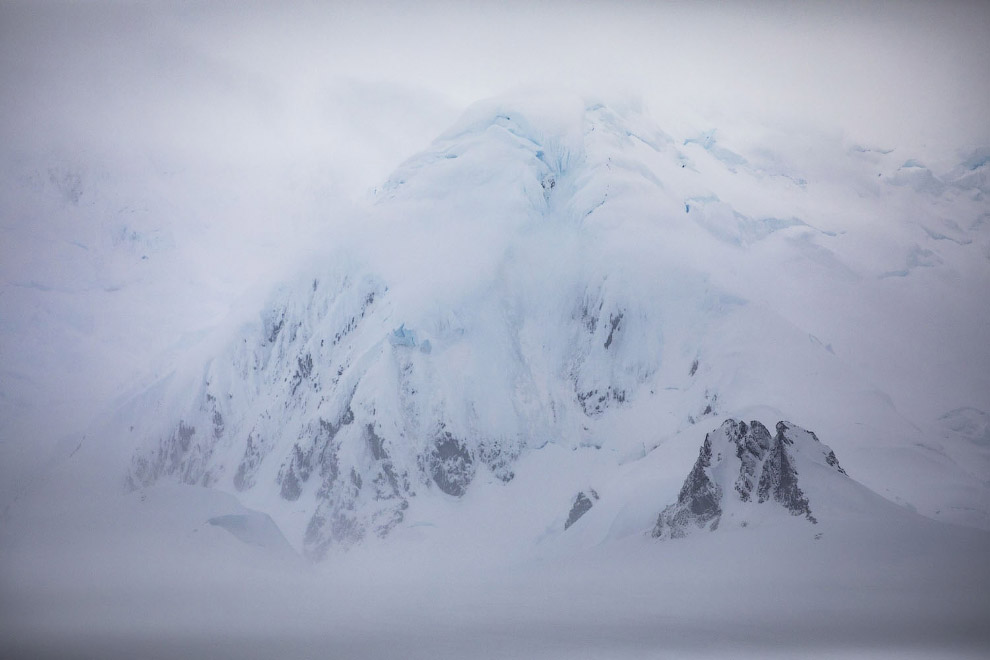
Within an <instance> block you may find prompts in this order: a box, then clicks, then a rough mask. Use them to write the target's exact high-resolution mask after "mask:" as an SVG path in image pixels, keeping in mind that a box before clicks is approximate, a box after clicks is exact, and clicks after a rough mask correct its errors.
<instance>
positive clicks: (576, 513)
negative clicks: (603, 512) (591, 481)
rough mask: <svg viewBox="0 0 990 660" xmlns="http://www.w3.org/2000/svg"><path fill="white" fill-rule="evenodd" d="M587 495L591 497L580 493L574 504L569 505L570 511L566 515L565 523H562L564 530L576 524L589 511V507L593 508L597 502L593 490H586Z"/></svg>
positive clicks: (596, 494)
mask: <svg viewBox="0 0 990 660" xmlns="http://www.w3.org/2000/svg"><path fill="white" fill-rule="evenodd" d="M588 493H589V494H590V495H591V497H588V495H585V494H584V491H581V492H580V493H578V494H577V497H575V498H574V504H572V505H571V511H570V513H569V514H567V521H566V522H565V523H564V529H568V528H569V527H570V526H571V525H573V524H574V523H576V522H577V521H578V520H579V519H580V518H581V516H583V515H584V514H586V513H588V512H589V511H591V507H592V506H594V504H595V502H596V501H597V500H598V493H596V492H595V490H594V489H593V488H589V489H588Z"/></svg>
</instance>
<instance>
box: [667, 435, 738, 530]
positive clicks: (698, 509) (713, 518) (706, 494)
mask: <svg viewBox="0 0 990 660" xmlns="http://www.w3.org/2000/svg"><path fill="white" fill-rule="evenodd" d="M711 463H712V443H711V439H710V437H709V436H708V435H706V436H705V442H704V443H703V444H702V445H701V452H700V453H699V454H698V460H697V461H695V463H694V467H693V468H692V469H691V473H690V474H688V477H687V479H685V481H684V485H683V486H682V487H681V492H680V494H679V495H678V496H677V503H676V504H672V505H670V506H668V507H667V508H666V509H664V510H663V513H661V514H660V517H659V518H658V519H657V524H656V527H654V528H653V536H654V538H660V537H666V538H679V537H682V536H684V535H685V532H686V530H687V529H688V528H690V527H692V526H693V527H699V528H700V527H705V526H706V525H708V524H709V523H710V524H711V527H710V529H713V530H714V529H716V528H717V527H718V522H719V519H720V518H721V516H722V507H721V501H722V489H721V487H719V485H718V484H717V483H716V482H715V481H714V480H713V479H712V477H711V473H710V469H711Z"/></svg>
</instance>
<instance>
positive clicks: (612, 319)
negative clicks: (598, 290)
mask: <svg viewBox="0 0 990 660" xmlns="http://www.w3.org/2000/svg"><path fill="white" fill-rule="evenodd" d="M608 322H609V325H610V326H611V327H610V328H609V330H608V339H606V340H605V350H608V347H609V346H611V345H612V338H613V337H614V336H615V331H616V330H618V329H619V324H620V323H622V312H619V313H618V314H614V315H613V314H609V315H608Z"/></svg>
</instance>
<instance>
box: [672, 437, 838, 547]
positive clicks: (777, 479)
mask: <svg viewBox="0 0 990 660" xmlns="http://www.w3.org/2000/svg"><path fill="white" fill-rule="evenodd" d="M802 457H814V462H816V463H820V464H822V465H824V466H826V467H827V468H828V469H829V471H830V472H832V473H833V474H834V475H836V477H839V478H845V476H846V473H845V470H843V469H842V467H841V466H839V462H838V459H836V457H835V453H834V452H833V451H832V450H831V449H829V448H828V447H827V446H826V445H823V444H822V443H821V442H820V441H819V440H818V437H817V436H816V435H815V434H814V433H812V432H810V431H806V430H804V429H802V428H800V427H798V426H795V425H794V424H791V423H789V422H778V423H777V426H776V434H775V435H773V436H771V435H770V432H769V430H768V429H767V428H766V427H765V426H764V425H763V424H761V423H759V422H756V421H753V422H750V423H749V424H746V423H745V422H737V421H736V420H733V419H728V420H726V421H725V422H723V423H722V425H721V426H720V427H719V428H718V429H716V430H715V431H713V432H711V433H709V434H707V435H706V436H705V441H704V442H703V443H702V445H701V451H700V452H699V455H698V459H697V460H696V461H695V464H694V467H693V468H692V469H691V472H690V474H688V476H687V478H686V479H685V481H684V485H683V486H682V487H681V491H680V493H679V494H678V497H677V502H675V503H674V504H671V505H669V506H667V507H666V508H665V509H664V510H663V511H662V512H661V513H660V515H659V516H658V517H657V523H656V526H655V527H654V528H653V532H652V535H653V536H654V537H655V538H661V539H670V538H680V537H683V536H685V535H687V534H688V533H690V532H691V531H693V530H696V529H709V530H712V531H714V530H715V529H717V528H718V526H719V523H720V522H721V520H722V518H723V514H724V512H725V510H726V509H728V508H730V507H731V508H733V509H734V510H745V507H751V506H759V505H767V504H773V505H777V506H780V507H782V508H783V509H785V510H786V511H788V512H790V514H791V515H794V516H803V517H804V518H805V519H806V520H808V521H809V522H810V523H812V524H816V523H817V522H818V521H817V519H816V518H815V516H814V515H812V513H811V503H810V502H809V501H808V498H807V496H806V495H805V493H804V491H803V490H802V488H801V485H800V474H799V470H798V463H799V462H800V459H801V458H802ZM741 524H746V522H745V520H742V521H741Z"/></svg>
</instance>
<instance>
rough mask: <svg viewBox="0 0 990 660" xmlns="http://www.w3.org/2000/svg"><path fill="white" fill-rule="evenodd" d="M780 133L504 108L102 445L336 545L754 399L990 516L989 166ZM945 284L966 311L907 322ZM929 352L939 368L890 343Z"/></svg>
mask: <svg viewBox="0 0 990 660" xmlns="http://www.w3.org/2000/svg"><path fill="white" fill-rule="evenodd" d="M773 146H774V147H778V148H779V152H775V151H770V150H769V147H767V148H764V149H758V150H744V149H742V148H741V147H736V146H735V145H732V144H728V143H727V144H726V145H725V146H723V145H722V140H721V138H720V137H719V134H718V133H717V132H715V131H709V132H706V133H704V134H703V135H702V136H701V137H699V138H689V139H686V140H680V141H675V140H674V139H673V138H672V137H670V136H668V135H666V134H665V133H663V132H662V131H661V130H660V129H659V128H657V127H656V126H655V125H654V124H653V123H652V122H651V121H650V120H649V118H648V117H647V115H646V114H645V113H644V112H643V111H642V109H641V108H639V107H637V106H636V105H635V104H619V105H616V106H608V105H605V104H602V103H600V102H597V101H594V100H591V101H589V100H588V99H585V98H580V97H576V96H571V95H567V94H564V95H558V94H536V93H530V94H525V95H521V96H519V97H515V98H513V97H506V98H501V99H496V100H493V101H489V102H484V103H480V104H478V105H477V106H475V107H474V108H472V109H471V110H470V111H468V112H467V113H466V114H465V115H464V117H462V119H461V120H460V121H459V122H458V123H457V124H455V125H454V126H453V127H452V128H451V129H449V130H448V131H447V132H445V133H444V134H443V135H441V136H440V137H439V138H438V139H437V140H436V141H435V142H434V143H433V145H432V146H431V147H430V148H429V149H428V150H427V151H425V152H423V153H421V154H419V155H417V156H415V157H413V158H412V159H410V160H409V161H407V162H406V163H405V164H403V165H402V166H400V167H399V168H398V170H397V171H396V172H395V173H394V174H393V175H392V176H391V177H390V178H389V180H388V181H387V182H386V183H385V184H384V186H383V187H382V188H381V189H380V190H379V191H378V193H377V197H376V204H375V208H374V209H373V210H372V211H370V212H369V215H368V217H367V218H366V219H365V220H364V221H363V226H362V231H360V232H358V233H357V234H356V235H354V236H352V237H351V240H349V241H348V242H347V243H345V244H343V245H340V246H337V247H336V248H334V249H331V250H330V251H328V252H326V253H325V254H324V256H323V257H322V261H321V263H319V264H318V265H316V266H311V267H310V268H309V270H307V271H306V272H305V273H304V274H303V275H302V276H301V277H299V278H298V279H297V280H296V281H295V282H293V283H289V284H285V285H283V286H281V287H280V288H279V289H278V290H277V291H276V292H275V293H274V294H273V295H272V297H271V299H270V302H269V303H268V304H267V305H266V307H265V310H264V312H263V313H262V315H261V318H260V319H259V320H258V321H256V322H254V323H248V324H247V325H244V326H243V327H240V328H238V329H236V330H234V331H232V332H230V333H229V335H228V336H227V337H226V338H223V337H220V338H219V340H218V341H219V343H220V345H224V344H225V347H224V348H219V349H214V348H213V346H216V344H211V346H210V348H209V349H208V350H204V351H201V352H200V353H199V354H193V353H191V355H193V357H190V358H189V359H188V360H186V362H185V364H183V365H182V366H180V367H179V368H177V369H176V370H175V372H174V373H172V374H170V375H169V376H167V377H166V378H164V379H163V380H161V381H160V382H159V383H158V384H157V385H155V386H154V387H152V388H151V389H149V390H148V391H146V392H145V393H143V394H141V395H140V396H138V397H137V398H135V399H134V400H133V401H132V402H131V403H130V404H129V405H128V406H127V407H126V409H124V410H123V411H122V412H120V413H119V414H118V415H117V417H116V420H115V421H114V422H112V423H111V425H110V426H109V427H108V428H107V429H106V430H104V431H103V432H102V436H101V441H102V439H113V440H115V441H116V442H118V443H119V444H120V445H121V446H122V447H123V448H124V451H125V453H129V452H130V451H131V449H130V448H131V447H134V446H138V447H139V449H138V450H137V453H136V454H134V455H133V457H132V461H131V466H130V468H129V471H128V479H129V483H130V484H131V485H132V486H134V487H137V486H142V485H148V484H152V483H155V482H158V481H160V480H169V481H179V482H183V483H189V484H202V485H209V486H212V487H218V488H220V489H222V490H227V491H229V492H238V493H240V496H241V497H242V499H243V500H244V501H245V502H247V503H249V504H250V505H251V506H255V507H257V508H260V509H262V510H265V511H268V512H269V513H271V514H272V515H273V516H274V517H275V518H276V520H278V521H279V523H280V525H282V526H283V528H284V529H286V533H287V536H288V538H289V539H290V541H291V542H292V543H293V544H294V545H296V546H297V547H301V548H303V549H305V551H306V552H307V553H308V554H309V555H311V556H313V557H323V556H325V555H326V553H327V552H328V551H330V549H331V548H335V547H340V548H347V547H349V546H351V545H353V544H354V543H355V542H358V541H361V540H363V539H366V538H369V537H373V536H385V535H387V534H389V533H390V532H392V531H394V530H396V529H397V528H402V527H404V526H408V524H409V522H410V511H415V510H416V503H417V502H418V501H419V500H430V501H432V500H437V501H441V502H442V501H448V500H450V499H451V498H455V499H456V498H463V497H464V496H466V495H467V494H468V493H469V492H470V489H471V487H472V484H473V483H475V482H477V481H484V482H488V481H492V480H495V481H497V482H502V483H506V484H508V483H510V482H511V481H512V479H513V478H514V476H515V473H516V467H515V465H516V462H517V461H518V460H519V458H520V457H521V456H523V455H525V454H526V453H527V452H531V451H534V450H536V449H538V448H540V447H543V446H545V445H547V444H548V443H549V444H553V445H555V446H560V447H563V448H566V449H568V450H570V451H576V450H579V449H581V448H589V447H590V448H593V449H594V451H595V453H596V454H597V456H598V458H596V459H593V460H594V462H597V463H599V464H600V465H601V466H602V467H598V468H591V470H592V472H593V471H594V470H605V469H610V468H609V466H615V465H616V464H620V465H621V464H623V463H626V462H629V461H634V460H637V459H640V458H642V457H643V456H645V455H648V454H649V453H650V451H651V450H653V449H654V448H655V447H656V446H658V445H660V444H662V443H663V442H665V441H668V440H669V438H671V437H672V436H673V435H674V434H676V433H678V432H682V431H684V430H686V429H689V428H691V427H692V425H693V424H695V423H697V422H699V421H704V422H705V424H706V425H707V424H709V422H708V421H707V419H706V418H712V419H713V420H717V419H721V418H724V417H726V416H747V415H749V414H751V412H753V411H765V412H767V413H768V414H769V415H773V416H776V417H777V418H781V417H789V418H792V419H798V420H801V422H802V424H803V425H806V426H808V427H810V428H815V429H816V431H817V432H818V433H820V434H821V435H823V436H825V437H828V438H829V443H830V444H831V445H832V446H834V447H835V448H836V451H837V452H838V453H839V454H840V455H842V456H843V457H845V458H844V461H843V462H844V464H845V465H847V468H848V470H849V472H850V474H851V475H854V477H855V478H856V479H858V480H860V481H861V482H862V483H864V484H866V485H867V486H869V487H872V488H873V489H875V490H877V491H878V492H880V493H881V494H883V495H885V496H887V497H889V498H892V499H895V500H898V501H901V502H902V503H905V504H908V505H910V506H912V507H914V508H916V509H917V510H919V511H922V512H924V513H926V514H928V515H932V516H938V517H941V518H944V519H946V520H952V521H957V522H963V523H966V524H971V525H976V526H981V527H990V513H988V512H990V486H988V482H987V479H986V472H985V471H984V470H982V469H980V467H979V466H980V465H985V461H986V459H987V452H986V448H985V447H983V446H982V445H981V444H980V443H978V442H965V441H953V442H951V443H950V442H949V441H943V440H941V439H938V437H937V436H936V435H935V433H933V432H932V431H931V430H926V429H934V428H936V426H937V424H938V421H937V419H938V417H937V416H936V415H935V413H938V415H942V414H944V413H945V411H946V410H951V409H957V408H959V407H960V406H961V405H970V406H972V405H984V406H985V405H986V404H985V403H983V400H982V399H981V396H982V394H985V393H986V392H987V391H988V389H987V383H986V372H985V371H982V370H981V369H979V368H978V367H979V366H982V365H986V364H988V356H987V348H986V345H985V343H984V342H980V341H977V337H978V336H980V335H981V333H982V327H983V326H982V325H981V324H982V323H983V321H984V320H988V318H987V315H988V314H990V310H988V306H987V304H986V301H985V299H984V298H983V297H982V296H980V295H979V294H978V293H977V291H978V290H979V289H978V288H976V287H977V285H979V284H981V283H986V282H987V278H988V276H990V261H988V259H987V255H986V254H985V253H984V252H985V251H982V250H983V248H984V247H985V244H986V241H987V240H988V239H987V235H986V232H985V227H984V226H983V225H982V224H981V222H980V218H981V217H982V215H980V214H981V213H985V212H986V210H985V209H986V204H985V202H984V201H983V195H984V194H985V192H986V191H985V188H986V180H985V173H984V172H983V170H984V169H985V168H986V167H987V164H986V162H985V161H981V160H980V159H979V158H976V156H974V157H973V158H971V159H970V160H969V161H965V162H963V163H962V164H960V166H959V167H958V168H956V169H955V170H953V171H951V172H949V173H947V174H945V175H942V176H941V177H936V176H935V175H934V174H933V173H931V172H930V171H929V170H926V169H924V168H923V167H921V166H920V165H918V164H916V163H913V162H909V163H907V164H905V165H901V166H897V167H896V168H894V169H887V168H889V167H892V164H893V162H894V161H891V160H889V157H890V156H892V154H891V153H882V152H877V151H872V150H867V149H863V148H858V147H841V145H837V144H834V143H831V142H826V143H825V147H826V148H828V149H833V150H834V149H842V151H840V152H839V153H829V154H819V155H817V156H816V157H815V158H812V157H810V156H809V155H808V154H807V153H806V152H804V151H803V150H802V149H796V148H794V146H793V145H789V144H778V143H775V144H774V145H773ZM734 149H739V150H740V151H743V152H744V153H745V155H742V154H740V153H737V151H736V150H734ZM792 159H793V160H792ZM801 159H804V160H801ZM974 159H975V160H974ZM826 164H827V165H828V167H829V168H831V169H830V170H829V171H823V169H824V168H825V166H826ZM877 170H879V172H877ZM915 170H919V171H924V172H928V174H927V175H924V174H921V175H918V172H915ZM877 174H879V175H880V176H876V175H877ZM916 175H917V176H916ZM885 177H886V178H885ZM919 177H920V178H919ZM933 180H934V181H939V182H940V184H939V185H938V186H935V187H933V185H932V184H931V181H933ZM840 192H841V202H840V201H838V195H839V193H840ZM847 203H848V204H847ZM909 204H910V205H911V209H912V211H911V214H910V215H905V214H904V213H905V210H906V208H907V206H908V205H909ZM885 206H892V207H894V208H895V211H893V212H891V211H886V212H885V213H884V214H883V215H882V216H880V217H879V218H878V219H875V220H873V221H871V222H869V223H866V224H864V223H865V221H866V219H867V218H868V216H869V215H870V214H871V213H875V212H878V211H879V210H880V209H881V208H883V207H885ZM950 213H951V215H950ZM950 217H951V218H957V219H953V220H951V221H950V220H949V218H950ZM936 222H937V223H938V224H937V225H936V224H934V223H936ZM951 226H955V227H956V229H951ZM933 227H938V228H939V231H936V230H935V229H933ZM964 227H966V228H964ZM949 234H952V236H954V237H955V239H956V240H948V239H947V238H945V237H946V236H949ZM437 237H443V240H437ZM922 246H924V247H922ZM902 250H903V251H904V252H900V251H902ZM899 252H900V253H902V254H903V253H905V252H906V254H907V255H908V256H907V257H905V258H906V259H907V262H905V263H908V266H909V267H908V269H907V271H905V273H904V274H898V275H896V276H892V275H891V274H890V271H889V270H887V269H888V267H890V264H892V263H894V262H896V261H897V259H898V257H897V256H896V255H897V254H898V253H899ZM928 253H931V255H944V257H943V256H938V258H937V259H936V258H935V257H933V256H931V255H929V256H924V255H928ZM911 255H915V257H912V256H911ZM926 264H927V265H926ZM909 283H910V285H911V286H910V288H905V285H907V284H909ZM908 301H910V305H907V302H908ZM922 304H924V305H929V304H930V305H932V306H934V307H935V308H936V309H959V310H962V311H963V312H964V313H961V314H956V315H955V316H953V317H952V319H951V322H949V321H945V320H943V319H940V318H938V317H927V318H925V319H921V320H917V319H912V320H913V321H917V322H915V323H913V324H911V323H908V322H907V318H906V317H913V315H914V311H915V310H916V309H917V308H918V307H919V305H922ZM945 324H948V327H945ZM931 335H936V336H937V341H936V340H933V339H932V338H931ZM955 338H960V339H963V340H965V341H960V342H955V341H953V339H955ZM905 344H910V345H911V347H912V348H911V351H910V357H911V360H913V361H915V362H916V363H917V366H916V367H915V368H916V369H922V368H924V369H925V370H926V377H927V380H926V381H925V382H922V383H917V382H914V380H913V379H912V378H908V377H904V375H903V373H902V372H903V371H904V369H905V368H904V366H903V365H901V364H892V363H887V362H885V361H883V356H882V355H881V356H880V357H878V356H877V355H875V354H874V353H881V354H882V353H883V352H884V351H887V352H891V351H893V352H894V353H895V355H896V357H897V359H898V360H905V359H907V357H908V352H907V349H902V347H903V346H904V345H905ZM963 354H965V355H963ZM871 360H873V362H871ZM149 410H153V411H154V414H148V411H149ZM974 410H977V411H979V408H974ZM906 411H910V412H906ZM929 415H931V416H929ZM761 416H763V415H762V413H761ZM979 461H983V463H980V462H979ZM578 492H583V491H582V489H581V487H580V486H578V487H576V488H575V490H574V492H573V493H571V495H570V496H571V497H576V496H577V494H578Z"/></svg>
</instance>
